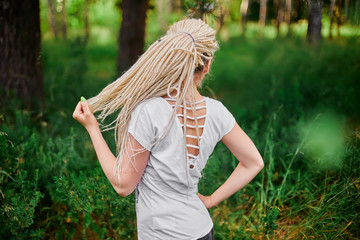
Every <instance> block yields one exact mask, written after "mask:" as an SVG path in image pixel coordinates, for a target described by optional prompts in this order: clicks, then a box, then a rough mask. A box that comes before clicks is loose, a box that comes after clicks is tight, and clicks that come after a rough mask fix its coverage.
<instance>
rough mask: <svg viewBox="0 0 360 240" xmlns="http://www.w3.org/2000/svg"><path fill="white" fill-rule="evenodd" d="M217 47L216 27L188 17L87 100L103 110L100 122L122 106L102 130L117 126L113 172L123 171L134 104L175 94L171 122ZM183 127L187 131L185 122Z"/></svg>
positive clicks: (92, 105) (91, 106)
mask: <svg viewBox="0 0 360 240" xmlns="http://www.w3.org/2000/svg"><path fill="white" fill-rule="evenodd" d="M217 48H218V43H217V41H216V39H215V30H213V29H212V28H211V27H209V26H208V25H207V24H206V23H205V22H203V21H202V20H199V19H185V20H181V21H179V22H176V23H174V24H173V25H172V26H171V27H170V29H169V30H168V31H167V33H166V34H165V36H163V37H162V38H161V39H159V40H158V41H156V42H154V43H153V44H152V45H151V46H150V47H149V48H148V50H147V51H146V52H145V53H144V54H143V55H142V56H141V57H140V58H139V59H138V60H137V62H136V63H135V64H134V65H133V66H132V67H131V68H130V69H129V70H128V71H127V72H125V73H124V74H123V75H122V76H121V77H120V78H118V79H117V80H115V81H114V82H112V83H111V84H109V85H108V86H106V87H105V88H104V89H103V90H102V91H101V92H100V93H99V94H98V95H97V96H95V97H92V98H90V99H89V100H88V102H89V105H90V109H91V111H92V112H93V113H95V112H100V114H99V115H98V117H97V118H98V119H99V120H101V122H103V121H104V120H105V118H107V117H108V116H109V115H111V114H113V113H115V112H117V111H118V110H120V109H121V111H120V113H119V115H118V116H117V118H116V119H115V120H114V121H113V122H111V123H110V124H108V125H106V126H103V131H106V130H110V129H115V141H116V145H117V153H118V155H117V161H116V167H115V168H114V173H116V172H118V173H120V171H121V161H122V158H123V154H124V153H126V152H125V151H126V150H125V146H126V142H127V140H128V134H127V132H128V125H129V121H130V116H131V112H132V111H133V110H134V109H135V107H136V106H137V105H138V104H139V103H141V102H142V101H144V100H146V99H150V98H154V97H161V96H166V95H167V96H169V97H173V98H176V103H175V107H174V112H173V115H172V118H171V119H170V122H169V125H170V124H172V122H173V121H174V118H175V116H176V111H177V109H178V108H179V106H180V105H181V104H183V105H184V106H185V104H186V102H185V95H186V93H187V92H188V90H189V88H191V89H192V85H193V77H194V72H196V70H198V69H202V68H203V67H204V65H205V63H206V62H207V61H209V60H210V59H211V58H212V57H213V56H214V53H215V51H216V50H217ZM174 91H175V92H176V95H175V96H171V95H170V93H172V92H174ZM191 94H192V93H191ZM191 96H192V95H191ZM184 111H186V108H184ZM184 114H186V113H185V112H184ZM184 127H185V129H184V132H186V125H184ZM163 135H164V134H163ZM184 140H185V139H184ZM185 152H186V151H185ZM119 179H120V174H119Z"/></svg>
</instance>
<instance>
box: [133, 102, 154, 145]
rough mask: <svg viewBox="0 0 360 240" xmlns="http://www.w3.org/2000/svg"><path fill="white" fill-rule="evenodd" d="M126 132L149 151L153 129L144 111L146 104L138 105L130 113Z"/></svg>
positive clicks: (148, 116)
mask: <svg viewBox="0 0 360 240" xmlns="http://www.w3.org/2000/svg"><path fill="white" fill-rule="evenodd" d="M128 132H129V133H130V134H131V135H132V136H133V137H134V138H135V139H136V141H138V142H139V143H140V145H141V146H143V148H145V149H146V150H148V151H151V148H152V142H153V139H154V137H155V136H154V129H153V127H152V123H151V117H150V115H149V114H148V111H147V109H146V102H143V103H140V104H139V105H138V106H136V108H135V109H134V110H133V112H132V113H131V118H130V122H129V126H128Z"/></svg>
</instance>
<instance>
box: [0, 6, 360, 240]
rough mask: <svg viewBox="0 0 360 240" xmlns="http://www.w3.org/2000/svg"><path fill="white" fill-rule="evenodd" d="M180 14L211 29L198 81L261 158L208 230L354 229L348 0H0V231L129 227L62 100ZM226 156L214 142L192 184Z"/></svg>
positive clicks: (284, 235) (226, 163)
mask: <svg viewBox="0 0 360 240" xmlns="http://www.w3.org/2000/svg"><path fill="white" fill-rule="evenodd" d="M186 16H192V17H196V18H203V19H204V20H206V21H207V22H208V23H209V24H210V25H211V26H212V27H214V28H215V29H216V30H217V31H218V36H217V37H218V39H219V41H220V50H219V51H218V52H217V53H216V56H215V61H214V63H213V64H212V70H211V74H209V76H208V77H207V79H206V81H205V84H204V86H203V87H202V90H201V91H202V93H203V94H204V95H207V96H210V97H213V98H216V99H219V100H221V101H222V102H223V103H224V104H225V105H226V106H227V107H228V108H229V109H230V111H231V112H232V113H233V114H234V116H235V117H236V119H237V121H238V123H239V125H240V126H241V127H242V128H243V129H244V131H245V132H246V133H247V134H248V135H249V136H250V138H251V139H252V140H253V141H254V142H255V144H256V146H257V147H258V149H259V151H260V152H261V154H262V156H263V159H264V163H265V167H264V169H263V170H262V171H261V172H260V174H259V175H258V176H257V177H256V178H255V179H254V180H253V181H252V182H251V183H250V184H249V185H247V186H246V187H245V188H244V189H242V190H241V191H239V192H238V193H236V194H235V195H233V196H232V197H230V198H229V199H228V200H226V201H224V202H223V203H221V204H219V205H218V206H216V207H214V208H212V209H210V214H211V216H212V219H213V221H214V229H215V236H216V239H360V238H359V236H360V221H359V219H360V217H359V209H360V194H359V193H360V150H359V145H360V111H359V107H358V106H359V104H360V95H359V92H360V84H359V76H360V44H359V43H360V41H359V36H360V27H359V23H360V0H327V1H321V0H308V1H304V0H242V1H240V0H239V1H235V0H234V1H230V0H218V1H207V0H201V1H190V0H186V1H182V0H174V1H169V0H150V1H145V0H137V1H131V0H122V1H114V0H111V1H107V0H56V1H55V0H40V1H39V0H31V1H30V0H29V1H21V0H14V1H12V0H3V1H1V3H0V43H1V45H0V61H1V62H0V83H1V84H0V93H1V95H0V96H1V104H0V163H1V165H0V186H1V189H0V206H1V207H0V212H1V213H0V222H1V225H2V227H1V229H0V238H1V239H25V238H31V239H136V217H135V206H134V195H133V194H132V195H130V196H128V197H126V198H122V197H120V196H118V195H117V194H116V193H115V191H114V190H113V189H112V187H111V185H110V184H109V182H108V181H107V179H106V177H105V175H104V174H103V172H102V170H101V167H100V165H99V164H98V162H97V158H96V155H95V152H94V150H93V147H92V145H91V141H90V138H89V136H88V135H87V133H86V131H85V130H84V129H83V128H82V127H81V125H80V124H78V123H77V122H76V121H75V120H73V119H72V112H73V110H74V108H75V105H76V103H77V102H78V101H79V98H80V96H85V97H86V98H89V97H91V96H94V95H96V94H97V93H98V92H99V91H100V90H101V89H102V88H103V87H104V86H106V85H107V84H109V83H110V82H112V81H113V80H115V79H116V78H117V77H118V76H119V75H120V74H121V73H122V72H123V71H124V70H126V69H127V68H128V67H129V65H130V64H131V63H132V62H133V61H135V60H136V58H137V57H138V56H139V55H140V54H141V53H142V52H143V51H144V50H145V49H146V48H147V47H148V46H149V45H150V44H151V43H152V42H154V41H156V40H157V39H158V38H159V37H160V36H162V35H163V34H164V33H165V32H166V30H167V28H168V26H169V25H170V24H171V23H172V22H175V21H177V20H180V19H183V18H184V17H186ZM104 134H105V137H106V139H107V142H108V144H109V145H110V146H111V149H113V152H114V153H115V145H114V139H113V133H112V132H105V133H104ZM236 163H237V160H236V159H235V158H234V156H232V155H231V153H229V151H228V150H227V149H226V147H225V146H224V145H222V144H219V145H218V146H217V147H216V149H215V151H214V153H213V154H212V156H211V157H210V159H209V162H208V165H207V167H206V169H205V170H204V173H203V178H202V179H201V181H200V185H199V192H201V193H202V194H204V195H206V194H211V193H212V192H213V191H214V190H215V189H216V188H217V187H218V186H220V185H221V184H222V183H223V182H224V181H225V180H226V178H227V177H228V176H229V174H230V173H231V172H232V170H233V169H234V167H235V166H236Z"/></svg>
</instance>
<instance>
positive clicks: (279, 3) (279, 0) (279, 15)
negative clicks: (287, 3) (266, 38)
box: [276, 0, 284, 36]
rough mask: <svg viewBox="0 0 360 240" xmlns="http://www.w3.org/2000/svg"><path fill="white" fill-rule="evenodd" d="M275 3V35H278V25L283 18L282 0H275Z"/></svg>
mask: <svg viewBox="0 0 360 240" xmlns="http://www.w3.org/2000/svg"><path fill="white" fill-rule="evenodd" d="M276 5H277V6H278V7H277V9H278V11H277V15H276V30H277V36H280V25H281V23H282V22H283V20H284V0H277V1H276Z"/></svg>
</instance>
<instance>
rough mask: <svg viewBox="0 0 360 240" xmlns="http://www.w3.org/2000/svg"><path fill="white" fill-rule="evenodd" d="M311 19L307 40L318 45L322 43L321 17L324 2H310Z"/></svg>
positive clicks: (309, 18)
mask: <svg viewBox="0 0 360 240" xmlns="http://www.w3.org/2000/svg"><path fill="white" fill-rule="evenodd" d="M308 5H309V6H308V7H309V17H308V29H307V34H306V39H307V41H308V42H309V43H312V44H318V43H320V41H321V38H322V37H321V27H322V24H321V17H322V7H323V1H322V0H308Z"/></svg>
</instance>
